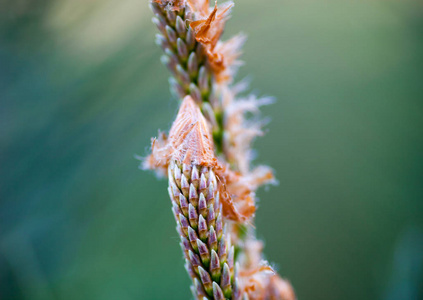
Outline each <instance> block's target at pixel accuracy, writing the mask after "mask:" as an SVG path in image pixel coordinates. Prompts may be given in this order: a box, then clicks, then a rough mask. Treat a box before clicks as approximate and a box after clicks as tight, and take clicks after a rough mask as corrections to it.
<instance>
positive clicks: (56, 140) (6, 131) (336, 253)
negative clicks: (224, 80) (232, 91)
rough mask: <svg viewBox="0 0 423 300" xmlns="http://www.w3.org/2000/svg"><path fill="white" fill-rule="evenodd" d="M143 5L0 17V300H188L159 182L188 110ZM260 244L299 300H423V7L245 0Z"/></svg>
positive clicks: (19, 5)
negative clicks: (171, 134) (166, 133)
mask: <svg viewBox="0 0 423 300" xmlns="http://www.w3.org/2000/svg"><path fill="white" fill-rule="evenodd" d="M147 2H148V1H147V0H120V1H112V0H60V1H52V0H38V1H29V0H1V1H0V299H10V300H11V299H31V300H38V299H39V300H51V299H63V300H66V299H69V300H70V299H72V300H75V299H82V300H83V299H102V300H108V299H110V300H115V299H119V300H125V299H189V298H190V292H189V288H188V284H189V279H188V276H187V275H186V274H185V270H184V268H183V262H182V255H181V253H180V249H179V245H178V237H177V234H176V231H175V224H174V220H173V217H172V214H171V209H170V202H169V199H168V196H167V192H166V181H164V180H161V181H159V180H157V179H156V178H155V176H154V174H152V173H151V172H143V171H140V170H139V169H138V164H139V162H138V161H137V160H136V159H135V158H134V155H141V156H142V155H146V154H147V153H148V148H149V143H150V137H152V136H155V135H156V134H157V129H159V128H160V129H162V130H167V129H168V128H169V126H170V124H171V121H172V119H173V117H174V116H175V113H176V109H177V101H176V100H175V99H172V98H171V96H170V93H169V91H168V84H167V77H168V76H169V73H168V72H167V70H166V69H165V67H163V66H162V65H161V64H160V62H159V57H160V55H161V51H160V50H159V49H158V47H157V46H156V45H155V44H154V42H153V41H154V34H155V33H156V29H155V28H154V26H153V24H152V23H151V21H150V20H151V17H152V14H151V12H150V11H149V9H148V4H147ZM238 31H243V32H245V33H247V34H248V36H249V40H248V42H247V44H246V46H245V55H244V59H245V61H246V62H247V65H246V66H245V67H243V68H242V69H241V71H240V74H239V76H238V79H242V78H244V77H245V76H247V75H251V78H252V79H253V80H252V91H253V92H255V93H257V94H258V95H263V94H265V95H273V96H275V97H276V98H277V99H278V101H277V102H276V103H275V104H273V105H272V106H269V107H265V108H263V114H264V115H265V116H269V117H271V119H272V122H271V123H270V124H269V125H268V126H267V129H268V133H267V135H266V136H264V137H262V138H260V139H259V140H258V141H257V142H256V143H255V147H256V148H257V159H256V161H257V163H266V164H269V165H271V166H272V167H274V169H275V171H276V174H277V178H278V179H279V182H280V183H279V185H278V186H273V187H270V188H268V189H267V190H261V191H260V192H259V194H258V195H259V198H260V203H259V205H260V207H259V210H258V214H257V228H258V235H259V237H260V238H261V239H263V240H264V241H265V242H266V254H267V258H268V259H269V260H270V261H272V262H273V263H274V265H275V266H276V267H277V268H278V269H279V271H280V273H281V274H282V275H283V276H285V277H287V278H289V279H290V280H291V281H292V283H293V285H294V287H295V288H296V291H297V294H298V297H299V299H300V300H309V299H310V300H320V299H322V300H323V299H326V300H327V299H343V300H349V299H351V300H352V299H361V300H367V299H368V300H374V299H381V300H398V299H404V300H414V299H423V182H422V180H423V5H422V3H421V1H411V0H405V1H394V0H383V1H382V0H366V1H365V0H357V1H347V0H318V1H316V0H260V1H253V0H238V1H236V6H235V9H234V11H233V18H232V19H231V21H230V22H229V23H228V26H227V31H226V32H225V37H229V36H230V35H232V34H234V33H236V32H238Z"/></svg>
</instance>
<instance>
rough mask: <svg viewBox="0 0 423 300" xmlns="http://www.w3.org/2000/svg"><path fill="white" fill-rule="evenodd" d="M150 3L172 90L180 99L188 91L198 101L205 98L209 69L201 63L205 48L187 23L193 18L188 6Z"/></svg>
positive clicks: (207, 89) (205, 100)
mask: <svg viewBox="0 0 423 300" xmlns="http://www.w3.org/2000/svg"><path fill="white" fill-rule="evenodd" d="M162 2H163V3H162ZM150 7H151V10H152V11H153V12H154V15H155V16H154V18H153V23H154V24H155V25H156V26H157V27H158V29H159V30H160V34H157V36H156V43H157V45H159V46H160V47H161V48H162V49H163V51H164V53H165V55H164V56H163V59H162V62H163V64H164V65H166V66H167V67H168V68H169V70H170V71H171V72H172V74H173V75H174V80H173V79H172V83H171V85H170V86H171V91H172V94H174V95H175V96H177V98H180V99H183V98H184V97H185V96H187V95H190V96H191V97H192V98H193V99H194V100H195V101H197V103H199V104H200V103H202V102H207V101H209V100H208V96H209V95H210V92H211V81H210V80H209V79H210V77H211V70H210V68H209V67H208V66H206V64H205V60H204V57H205V49H204V47H203V46H202V45H201V44H200V43H199V42H197V41H196V39H195V33H194V32H193V30H192V29H191V27H190V26H189V22H190V21H191V20H192V19H193V18H192V13H191V12H190V9H189V6H187V5H180V6H179V7H178V9H175V10H173V11H172V10H169V6H168V4H167V3H166V1H152V2H151V3H150ZM199 69H201V72H200V73H199V71H198V70H199ZM199 85H200V86H201V87H200V86H199Z"/></svg>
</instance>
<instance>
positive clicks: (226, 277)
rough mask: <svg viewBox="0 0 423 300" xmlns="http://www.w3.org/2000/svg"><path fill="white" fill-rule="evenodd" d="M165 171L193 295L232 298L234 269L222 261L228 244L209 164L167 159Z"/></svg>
mask: <svg viewBox="0 0 423 300" xmlns="http://www.w3.org/2000/svg"><path fill="white" fill-rule="evenodd" d="M168 170H169V172H168V174H169V190H170V191H171V192H170V193H169V195H170V197H171V200H172V205H173V207H174V208H173V211H174V214H175V216H176V218H177V223H178V224H177V227H178V228H181V230H178V232H179V233H180V234H181V247H182V249H183V252H184V254H185V259H186V269H187V270H188V273H189V275H190V277H191V278H192V280H193V288H192V291H193V292H195V297H196V298H198V299H204V298H205V299H235V298H234V297H233V296H232V290H233V278H234V270H233V268H232V269H231V268H230V267H229V266H228V264H227V263H226V262H227V261H228V258H227V253H230V252H231V249H232V247H231V246H230V244H229V240H228V237H227V235H226V234H225V232H224V230H222V224H221V223H222V205H221V203H220V201H219V192H218V191H217V187H216V182H217V180H216V176H215V175H214V173H213V171H212V170H211V168H210V167H204V166H198V165H187V164H183V163H182V164H180V163H179V162H177V161H172V162H170V164H169V167H168ZM206 178H207V179H206ZM188 186H189V190H188V191H187V187H188ZM187 206H188V209H187ZM216 221H217V222H216ZM219 222H220V223H219ZM216 223H218V224H216ZM216 225H217V226H218V228H219V230H218V233H216V231H215V226H216ZM201 297H202V298H201Z"/></svg>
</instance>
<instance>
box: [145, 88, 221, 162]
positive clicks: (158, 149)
mask: <svg viewBox="0 0 423 300" xmlns="http://www.w3.org/2000/svg"><path fill="white" fill-rule="evenodd" d="M213 149H214V148H213V139H212V137H211V134H210V128H209V126H208V124H207V122H206V119H205V118H204V116H203V114H202V113H201V111H200V109H199V108H198V106H197V105H196V104H195V102H194V100H192V98H191V97H190V96H186V97H185V98H184V100H183V102H182V104H181V107H180V109H179V112H178V115H177V117H176V120H175V121H174V122H173V125H172V128H171V129H170V132H169V137H166V136H165V135H164V134H162V135H161V136H160V138H159V139H153V141H152V147H151V150H152V153H151V154H150V155H149V156H148V157H147V158H146V159H145V160H144V167H145V168H146V169H157V168H161V169H166V168H167V166H168V164H169V161H170V160H174V161H178V162H179V163H184V164H188V165H192V164H194V165H201V166H207V167H214V166H216V165H217V160H216V158H215V155H214V151H213Z"/></svg>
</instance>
